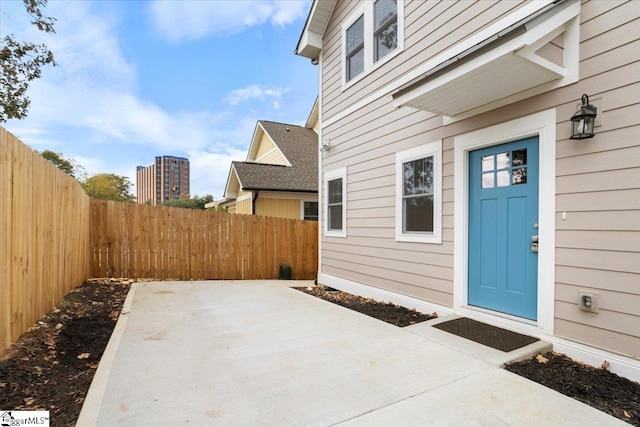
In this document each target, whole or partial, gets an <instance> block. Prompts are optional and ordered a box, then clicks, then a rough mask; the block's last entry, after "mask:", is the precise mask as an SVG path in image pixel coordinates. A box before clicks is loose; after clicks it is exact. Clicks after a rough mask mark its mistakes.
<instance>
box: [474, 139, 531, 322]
mask: <svg viewBox="0 0 640 427" xmlns="http://www.w3.org/2000/svg"><path fill="white" fill-rule="evenodd" d="M537 223H538V137H532V138H526V139H522V140H519V141H514V142H510V143H508V144H501V145H496V146H492V147H489V148H483V149H481V150H476V151H472V152H471V153H469V305H473V306H477V307H482V308H486V309H489V310H494V311H499V312H502V313H507V314H511V315H514V316H518V317H524V318H527V319H532V320H536V317H537V310H538V254H537V245H534V246H532V243H534V240H535V239H537V234H538V224H537Z"/></svg>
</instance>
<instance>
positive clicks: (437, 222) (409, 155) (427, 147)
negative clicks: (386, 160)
mask: <svg viewBox="0 0 640 427" xmlns="http://www.w3.org/2000/svg"><path fill="white" fill-rule="evenodd" d="M431 156H433V234H422V233H421V234H418V233H404V232H403V231H402V230H403V226H402V225H403V224H402V219H403V214H402V205H403V201H402V194H403V188H404V185H403V170H402V164H403V163H406V162H409V161H412V160H417V159H423V158H425V157H431ZM396 241H398V242H416V243H433V244H441V243H442V140H441V139H439V140H437V141H433V142H429V143H428V144H424V145H420V146H418V147H414V148H411V149H409V150H405V151H401V152H398V153H396Z"/></svg>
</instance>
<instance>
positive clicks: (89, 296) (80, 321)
mask: <svg viewBox="0 0 640 427" xmlns="http://www.w3.org/2000/svg"><path fill="white" fill-rule="evenodd" d="M129 287H130V284H129V283H128V281H126V282H124V283H121V282H120V281H117V282H111V281H100V282H94V283H84V284H82V285H80V286H78V287H77V288H75V289H73V290H72V291H71V292H70V293H69V294H67V295H66V296H65V298H64V299H63V300H62V301H61V302H60V303H59V304H58V306H57V307H56V308H54V309H53V310H52V311H51V312H49V313H48V314H46V315H45V316H43V317H42V318H41V319H40V320H39V321H38V322H37V323H36V324H35V325H33V327H31V329H29V331H27V332H25V333H24V334H23V335H22V336H21V337H20V338H19V339H18V341H17V342H16V343H15V344H14V345H13V346H11V348H10V349H9V351H8V352H7V354H6V355H5V357H4V358H3V360H2V361H0V409H1V410H23V411H35V410H48V411H50V413H49V416H50V417H51V425H52V426H73V425H75V422H76V420H77V418H78V415H79V414H80V409H81V408H82V404H83V402H84V398H85V396H86V394H87V391H88V390H89V385H90V384H91V380H92V379H93V375H94V374H95V371H96V368H97V367H98V362H100V358H101V357H102V353H103V351H104V348H105V347H106V345H107V342H108V341H109V337H111V333H112V332H113V328H114V326H115V323H116V320H117V318H118V316H119V315H120V309H121V308H122V304H123V302H124V299H125V297H126V296H127V292H129Z"/></svg>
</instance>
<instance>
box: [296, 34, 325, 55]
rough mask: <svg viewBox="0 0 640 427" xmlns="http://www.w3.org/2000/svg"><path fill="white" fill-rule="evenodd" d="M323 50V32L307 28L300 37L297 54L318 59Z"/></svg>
mask: <svg viewBox="0 0 640 427" xmlns="http://www.w3.org/2000/svg"><path fill="white" fill-rule="evenodd" d="M320 51H322V34H318V33H314V32H312V31H309V30H305V31H304V33H302V37H301V38H300V43H299V44H298V49H297V51H296V54H297V55H299V56H304V57H305V58H309V59H317V58H318V56H319V55H320Z"/></svg>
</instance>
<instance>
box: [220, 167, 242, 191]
mask: <svg viewBox="0 0 640 427" xmlns="http://www.w3.org/2000/svg"><path fill="white" fill-rule="evenodd" d="M241 188H242V184H241V183H240V178H238V173H237V172H236V168H235V167H233V163H232V164H231V167H230V168H229V175H228V176H227V185H225V188H224V195H223V196H222V197H223V198H224V199H226V200H231V199H236V198H238V192H240V190H241Z"/></svg>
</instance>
